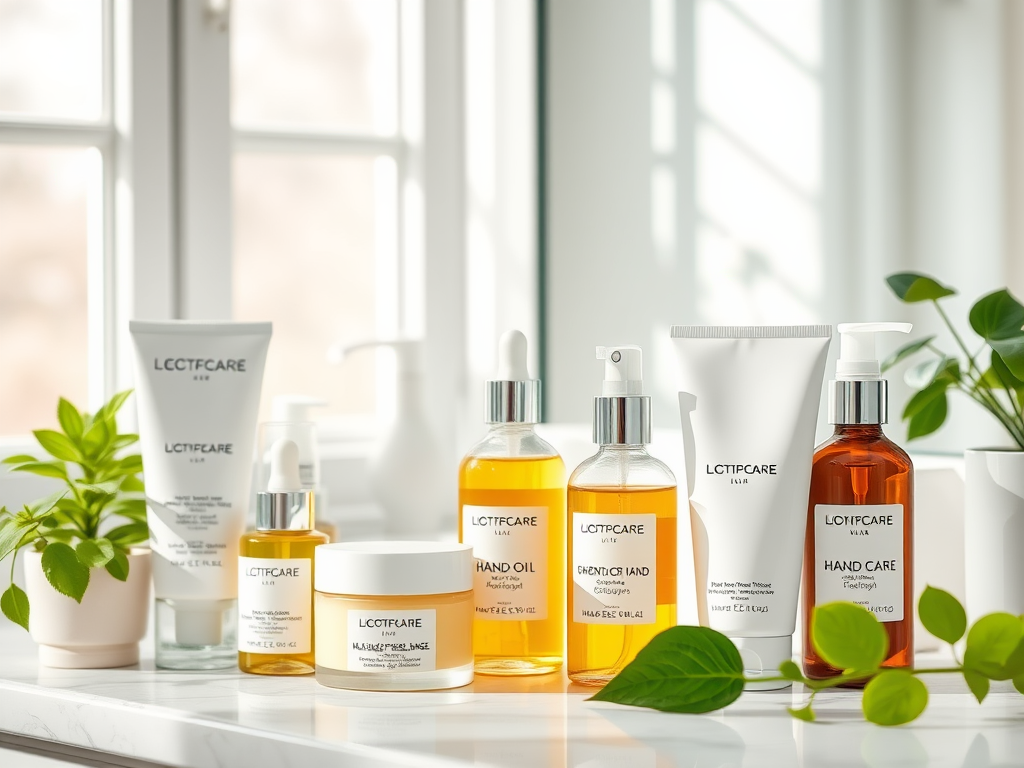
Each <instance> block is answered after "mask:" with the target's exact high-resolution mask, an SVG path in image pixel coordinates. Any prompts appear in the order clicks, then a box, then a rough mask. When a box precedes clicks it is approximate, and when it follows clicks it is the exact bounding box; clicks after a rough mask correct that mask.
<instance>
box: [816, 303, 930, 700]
mask: <svg viewBox="0 0 1024 768" xmlns="http://www.w3.org/2000/svg"><path fill="white" fill-rule="evenodd" d="M910 328H911V325H910V323H841V324H840V325H839V335H840V337H841V343H840V350H839V360H838V361H837V362H836V378H835V381H832V382H830V387H831V392H830V393H829V400H828V404H829V423H830V424H834V425H835V432H834V433H833V435H832V437H830V438H829V439H828V440H826V441H825V442H824V443H822V444H821V445H819V446H818V447H817V448H816V449H815V451H814V459H813V465H812V468H811V491H810V499H809V504H808V510H807V534H806V539H805V544H804V575H803V613H804V616H803V619H804V620H803V629H804V673H805V674H806V675H807V677H809V678H811V679H815V680H821V679H825V678H830V677H836V676H838V675H839V674H841V672H842V670H839V669H836V668H835V667H832V666H830V665H829V664H828V663H827V662H826V661H825V660H824V659H822V658H821V657H820V656H818V654H817V653H816V652H815V650H814V646H813V644H812V643H811V619H812V617H813V615H814V608H815V606H817V605H821V604H823V603H828V602H832V601H835V600H846V601H849V602H853V603H857V604H859V605H863V606H864V607H865V608H867V609H868V610H869V611H871V612H872V613H874V614H875V615H876V616H877V617H878V620H879V621H880V622H882V626H883V627H885V631H886V633H887V634H888V636H889V651H888V655H887V658H886V660H885V661H884V662H883V664H882V666H885V667H909V666H912V665H913V662H914V579H913V574H914V561H913V557H914V536H913V524H914V509H913V492H914V467H913V464H912V463H911V461H910V457H909V456H908V455H907V454H906V452H905V451H904V450H903V449H902V448H900V447H899V446H898V445H896V444H895V443H893V442H892V441H891V440H889V438H888V437H886V436H885V434H884V433H883V432H882V425H883V424H885V423H886V422H887V421H888V410H889V407H888V389H887V382H886V381H885V379H883V378H882V375H881V368H880V366H879V364H878V357H877V355H876V353H875V334H877V333H882V332H885V331H895V332H898V333H909V332H910ZM864 683H865V681H863V680H862V681H860V682H859V683H851V684H850V687H861V686H863V685H864Z"/></svg>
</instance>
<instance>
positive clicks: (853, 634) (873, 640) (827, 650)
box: [811, 602, 889, 670]
mask: <svg viewBox="0 0 1024 768" xmlns="http://www.w3.org/2000/svg"><path fill="white" fill-rule="evenodd" d="M811 641H812V642H813V644H814V648H815V650H817V651H818V653H819V654H820V655H821V657H822V658H823V659H824V660H825V661H827V662H828V663H829V664H831V665H832V666H833V667H835V668H836V669H842V670H850V669H853V670H871V669H874V668H875V667H877V666H879V665H880V664H881V663H882V662H883V661H885V655H886V652H887V651H888V650H889V636H888V635H887V634H886V632H885V628H884V627H882V625H881V624H880V623H879V621H878V619H877V618H876V617H875V614H873V613H871V611H869V610H867V609H866V608H862V607H861V606H859V605H854V604H853V603H844V602H836V603H825V604H824V605H819V606H817V607H816V608H815V609H814V611H813V613H812V615H811Z"/></svg>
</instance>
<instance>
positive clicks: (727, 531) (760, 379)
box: [672, 325, 832, 690]
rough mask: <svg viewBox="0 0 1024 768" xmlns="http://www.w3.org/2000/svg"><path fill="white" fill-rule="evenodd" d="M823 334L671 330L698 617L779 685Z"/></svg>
mask: <svg viewBox="0 0 1024 768" xmlns="http://www.w3.org/2000/svg"><path fill="white" fill-rule="evenodd" d="M831 337H832V328H831V326H828V325H796V326H674V327H673V328H672V342H673V346H674V347H675V351H676V357H677V358H678V362H679V389H680V392H679V411H680V417H681V421H682V428H683V444H684V451H685V453H686V484H687V490H688V493H689V496H690V526H691V528H692V531H693V559H694V567H695V570H696V581H697V612H698V616H699V620H700V623H701V625H703V626H706V627H711V628H712V629H716V630H718V631H719V632H721V633H722V634H724V635H726V636H727V637H729V638H730V639H731V640H732V641H733V642H734V643H735V644H736V646H737V647H738V648H739V650H740V656H741V657H742V658H743V662H744V667H745V668H746V669H745V674H746V676H747V677H754V678H756V677H777V676H778V674H779V672H778V669H779V665H780V664H781V663H782V662H783V661H785V660H787V659H790V658H791V657H792V644H793V632H794V631H795V630H796V604H797V597H798V595H799V592H800V567H801V563H802V561H803V551H804V533H805V528H806V523H807V503H808V496H809V493H810V482H811V457H812V455H813V453H814V428H815V424H816V422H817V417H818V403H819V400H820V398H821V381H822V376H823V375H824V371H825V358H826V356H827V354H828V345H829V340H830V339H831ZM789 685H790V683H788V682H767V681H766V682H763V683H757V682H755V683H750V684H748V685H747V687H748V688H749V689H754V690H770V689H774V688H785V687H788V686H789Z"/></svg>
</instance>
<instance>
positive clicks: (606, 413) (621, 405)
mask: <svg viewBox="0 0 1024 768" xmlns="http://www.w3.org/2000/svg"><path fill="white" fill-rule="evenodd" d="M597 359H598V360H604V361H605V362H604V383H603V384H602V385H601V396H600V397H595V398H594V442H595V443H597V444H598V445H646V444H647V443H649V442H651V398H650V397H648V396H646V395H644V394H643V384H644V382H643V353H642V351H641V350H640V347H636V346H630V345H623V346H618V347H598V348H597Z"/></svg>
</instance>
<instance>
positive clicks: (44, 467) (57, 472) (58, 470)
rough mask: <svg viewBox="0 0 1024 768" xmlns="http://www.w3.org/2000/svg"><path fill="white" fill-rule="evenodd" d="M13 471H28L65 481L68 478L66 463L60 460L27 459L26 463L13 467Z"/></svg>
mask: <svg viewBox="0 0 1024 768" xmlns="http://www.w3.org/2000/svg"><path fill="white" fill-rule="evenodd" d="M11 472H28V473H30V474H33V475H40V476H42V477H55V478H57V479H58V480H64V481H65V482H67V479H68V473H67V470H65V469H64V463H63V462H60V461H27V462H25V463H24V464H16V465H14V466H13V467H11Z"/></svg>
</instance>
